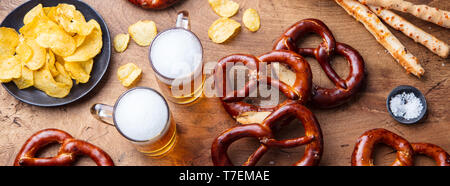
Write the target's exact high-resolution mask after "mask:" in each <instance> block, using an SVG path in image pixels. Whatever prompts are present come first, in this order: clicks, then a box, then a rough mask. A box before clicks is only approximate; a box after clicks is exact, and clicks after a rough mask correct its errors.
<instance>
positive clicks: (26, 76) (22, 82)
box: [0, 4, 103, 98]
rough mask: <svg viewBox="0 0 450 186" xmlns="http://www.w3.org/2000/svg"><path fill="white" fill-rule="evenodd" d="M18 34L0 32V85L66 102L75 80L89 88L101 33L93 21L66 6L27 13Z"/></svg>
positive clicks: (13, 31) (14, 32)
mask: <svg viewBox="0 0 450 186" xmlns="http://www.w3.org/2000/svg"><path fill="white" fill-rule="evenodd" d="M23 23H24V26H23V27H22V28H20V30H19V32H20V34H19V33H17V32H16V31H15V30H14V29H12V28H6V27H1V28H0V82H1V83H7V82H10V81H13V82H14V83H15V84H16V85H17V87H18V88H19V89H25V88H28V87H31V86H34V87H35V88H37V89H39V90H41V91H43V92H45V93H46V94H47V95H49V96H51V97H55V98H64V97H66V96H67V95H68V94H69V93H70V90H71V89H72V86H73V81H72V79H74V80H75V82H76V83H77V84H78V83H87V82H88V81H89V78H90V74H91V70H92V67H93V64H94V60H93V58H94V57H95V56H97V55H98V54H99V53H100V51H101V49H102V47H103V40H102V30H101V28H100V25H99V24H98V22H97V21H95V20H93V19H92V20H90V21H88V22H86V20H85V18H84V16H83V14H82V13H81V12H80V11H78V10H76V7H75V6H73V5H69V4H58V5H57V6H55V7H43V6H42V4H39V5H37V6H36V7H34V8H33V9H31V10H30V11H29V12H28V13H27V14H26V15H25V17H24V19H23Z"/></svg>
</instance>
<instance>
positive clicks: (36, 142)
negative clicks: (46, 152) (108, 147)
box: [14, 129, 114, 166]
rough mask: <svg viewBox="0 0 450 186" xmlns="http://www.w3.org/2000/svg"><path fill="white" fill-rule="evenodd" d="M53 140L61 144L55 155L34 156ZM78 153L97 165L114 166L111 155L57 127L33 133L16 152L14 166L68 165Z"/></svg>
mask: <svg viewBox="0 0 450 186" xmlns="http://www.w3.org/2000/svg"><path fill="white" fill-rule="evenodd" d="M55 142H57V143H60V144H61V148H60V149H59V151H58V155H57V156H56V157H49V158H36V157H35V154H36V152H37V151H38V150H39V149H41V148H42V147H44V146H46V145H48V144H50V143H55ZM78 155H87V156H89V157H90V158H92V160H94V162H95V163H96V164H97V165H98V166H114V162H113V161H112V159H111V157H109V155H108V154H107V153H106V152H104V151H103V150H102V149H100V148H99V147H97V146H94V145H92V144H90V143H88V142H85V141H81V140H76V139H74V138H73V137H72V136H71V135H70V134H68V133H66V132H64V131H61V130H58V129H45V130H41V131H39V132H37V133H35V134H33V135H32V136H31V137H30V138H29V139H28V140H27V141H26V142H25V144H24V145H23V146H22V149H21V150H20V152H19V153H18V154H17V157H16V159H15V161H14V166H69V165H72V163H73V162H74V161H75V159H76V156H78Z"/></svg>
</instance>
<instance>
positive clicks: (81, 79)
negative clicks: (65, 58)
mask: <svg viewBox="0 0 450 186" xmlns="http://www.w3.org/2000/svg"><path fill="white" fill-rule="evenodd" d="M93 64H94V60H93V59H90V60H88V61H83V62H65V63H64V68H65V69H66V70H67V72H68V73H69V75H70V77H71V78H72V79H74V80H75V81H76V83H77V84H78V83H87V82H88V81H89V78H90V77H91V76H90V73H91V70H92V66H93Z"/></svg>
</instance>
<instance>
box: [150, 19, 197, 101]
mask: <svg viewBox="0 0 450 186" xmlns="http://www.w3.org/2000/svg"><path fill="white" fill-rule="evenodd" d="M189 29H190V28H189V14H188V12H186V11H182V12H180V13H179V14H178V17H177V22H176V27H175V28H171V29H168V30H165V31H163V32H161V33H159V34H158V35H157V36H156V37H155V39H154V40H153V42H152V44H151V46H150V49H149V61H150V65H151V66H152V68H153V71H154V72H155V75H156V78H157V81H158V85H159V87H160V89H161V91H162V93H163V94H164V95H165V96H166V98H167V99H168V100H169V101H172V102H174V103H177V104H188V103H192V102H194V101H196V100H197V99H198V98H199V97H201V96H202V93H203V84H204V82H205V77H204V75H203V47H202V44H201V42H200V39H198V37H197V36H196V35H195V34H194V33H193V32H191V31H190V30H189Z"/></svg>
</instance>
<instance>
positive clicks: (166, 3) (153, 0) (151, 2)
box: [128, 0, 178, 9]
mask: <svg viewBox="0 0 450 186" xmlns="http://www.w3.org/2000/svg"><path fill="white" fill-rule="evenodd" d="M128 1H130V2H131V3H133V4H135V5H137V6H140V7H142V8H146V9H164V8H167V7H170V6H172V5H173V4H175V3H176V2H177V1H178V0H128Z"/></svg>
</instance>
